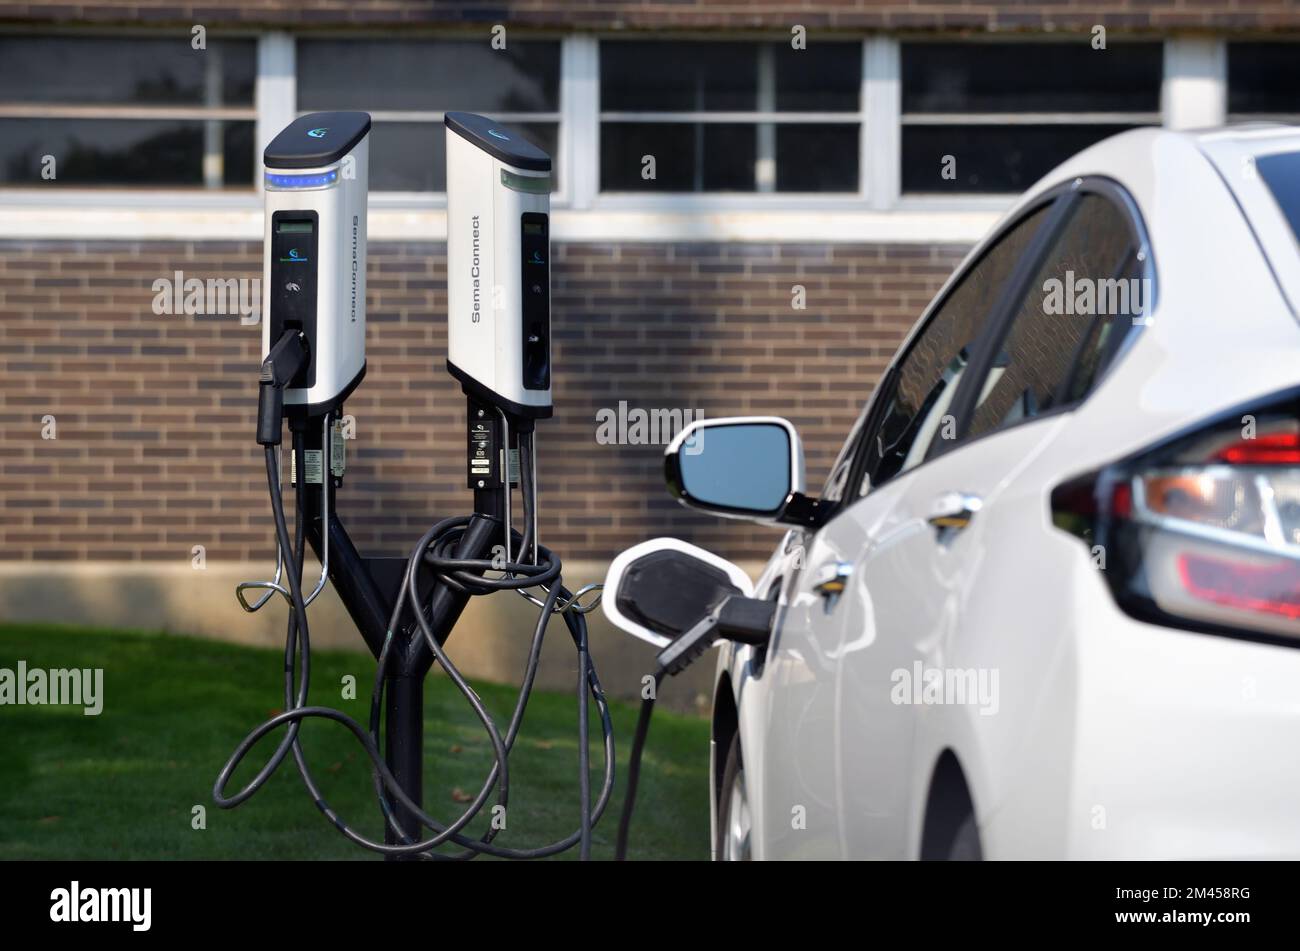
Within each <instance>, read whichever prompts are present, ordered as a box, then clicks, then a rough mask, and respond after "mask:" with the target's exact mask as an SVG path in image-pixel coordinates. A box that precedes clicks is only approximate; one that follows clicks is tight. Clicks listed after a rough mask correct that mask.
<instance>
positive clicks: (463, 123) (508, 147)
mask: <svg viewBox="0 0 1300 951" xmlns="http://www.w3.org/2000/svg"><path fill="white" fill-rule="evenodd" d="M443 121H444V122H445V123H446V124H447V128H448V129H451V131H452V132H455V133H456V134H457V135H459V136H460V137H461V138H462V139H467V140H469V141H470V142H473V143H474V144H475V145H477V146H478V147H479V148H480V149H482V150H483V151H484V152H486V153H487V154H488V155H490V156H492V157H493V158H494V159H499V160H500V161H502V162H505V163H506V164H507V165H509V166H512V167H513V168H524V169H528V170H529V171H533V172H549V171H550V170H551V157H550V156H549V155H547V154H546V153H545V152H543V151H542V150H541V149H539V148H538V147H537V146H535V145H533V143H531V142H529V141H528V140H527V139H525V138H524V137H523V136H522V135H521V134H520V133H519V132H517V131H516V130H514V129H511V128H509V127H508V126H503V125H501V124H500V123H498V122H493V121H492V120H491V119H489V118H488V117H487V116H476V115H474V113H472V112H449V113H447V114H446V116H445V117H444V118H443Z"/></svg>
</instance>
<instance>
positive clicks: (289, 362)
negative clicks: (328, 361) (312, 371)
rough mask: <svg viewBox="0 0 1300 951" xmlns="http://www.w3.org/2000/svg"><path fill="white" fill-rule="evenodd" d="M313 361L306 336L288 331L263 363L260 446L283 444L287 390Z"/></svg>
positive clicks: (258, 413) (258, 408)
mask: <svg viewBox="0 0 1300 951" xmlns="http://www.w3.org/2000/svg"><path fill="white" fill-rule="evenodd" d="M310 359H311V353H310V352H309V351H308V349H307V337H306V335H305V334H303V333H302V331H300V330H286V331H285V332H284V335H283V336H282V337H280V339H279V340H278V341H277V342H276V344H275V346H274V347H272V348H271V352H270V353H268V354H267V355H266V359H265V360H263V361H262V374H261V384H262V385H261V387H260V388H259V389H258V394H257V441H258V443H259V444H260V445H263V446H278V445H280V420H281V418H282V417H283V416H284V388H285V387H286V386H288V385H289V381H290V380H292V379H293V378H294V377H296V376H297V375H298V374H299V373H300V372H301V371H302V368H303V367H305V366H306V365H307V361H308V360H310Z"/></svg>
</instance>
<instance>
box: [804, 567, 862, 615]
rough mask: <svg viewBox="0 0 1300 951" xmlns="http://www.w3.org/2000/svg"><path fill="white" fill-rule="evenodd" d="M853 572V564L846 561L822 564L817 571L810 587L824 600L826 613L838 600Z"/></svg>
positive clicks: (828, 612)
mask: <svg viewBox="0 0 1300 951" xmlns="http://www.w3.org/2000/svg"><path fill="white" fill-rule="evenodd" d="M852 574H853V565H851V564H850V563H849V562H847V561H833V562H831V563H830V564H828V565H822V566H821V568H820V569H819V570H818V571H817V576H816V580H815V581H814V582H813V586H812V589H813V591H815V592H816V593H817V594H819V595H821V596H822V599H823V600H824V601H825V602H826V613H827V614H830V613H831V611H832V610H834V608H835V603H836V602H837V601H839V598H840V595H841V594H843V593H844V589H845V588H847V587H848V585H849V576H850V575H852Z"/></svg>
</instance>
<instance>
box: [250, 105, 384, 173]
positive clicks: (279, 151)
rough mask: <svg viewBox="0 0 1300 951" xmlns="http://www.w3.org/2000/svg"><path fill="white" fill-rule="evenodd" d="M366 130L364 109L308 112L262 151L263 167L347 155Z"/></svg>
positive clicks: (316, 163) (312, 164) (318, 162)
mask: <svg viewBox="0 0 1300 951" xmlns="http://www.w3.org/2000/svg"><path fill="white" fill-rule="evenodd" d="M369 131H370V114H369V113H368V112H312V113H309V114H307V115H305V116H300V117H299V118H297V119H294V120H293V121H292V122H290V123H289V124H288V125H287V126H285V127H284V131H282V132H281V133H280V134H279V135H277V136H276V137H275V138H274V139H272V140H271V144H270V145H268V146H267V147H266V151H265V152H263V153H262V162H263V163H264V164H265V165H266V167H267V168H319V167H320V166H322V165H330V164H332V163H334V162H337V161H338V160H339V159H341V158H343V156H345V155H347V154H348V153H349V152H351V151H352V150H353V149H354V148H356V146H357V143H358V142H360V141H361V140H362V139H364V138H365V137H366V133H367V132H369Z"/></svg>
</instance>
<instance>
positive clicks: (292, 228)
mask: <svg viewBox="0 0 1300 951" xmlns="http://www.w3.org/2000/svg"><path fill="white" fill-rule="evenodd" d="M315 230H316V226H315V225H313V224H312V223H311V222H310V221H280V222H277V223H276V226H275V233H276V234H311V233H312V232H313V231H315Z"/></svg>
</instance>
